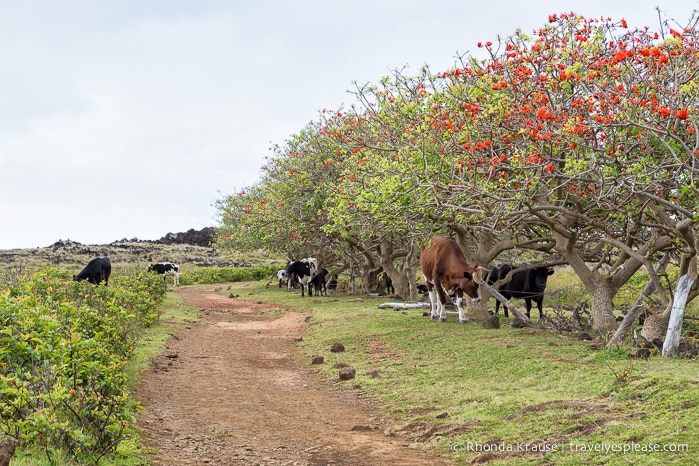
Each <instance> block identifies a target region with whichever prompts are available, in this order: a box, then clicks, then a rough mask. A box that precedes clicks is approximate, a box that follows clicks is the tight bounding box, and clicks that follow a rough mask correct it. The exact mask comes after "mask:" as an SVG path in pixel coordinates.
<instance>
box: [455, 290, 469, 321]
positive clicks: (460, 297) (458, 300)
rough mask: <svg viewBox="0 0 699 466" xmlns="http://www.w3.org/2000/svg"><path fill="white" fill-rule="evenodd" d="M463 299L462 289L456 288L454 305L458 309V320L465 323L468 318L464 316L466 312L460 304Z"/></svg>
mask: <svg viewBox="0 0 699 466" xmlns="http://www.w3.org/2000/svg"><path fill="white" fill-rule="evenodd" d="M463 300H464V294H463V291H461V290H458V291H457V292H456V307H457V308H458V309H459V322H460V323H462V324H465V323H466V322H467V321H468V319H467V318H466V313H465V312H464V307H463V305H462V304H461V303H462V302H463Z"/></svg>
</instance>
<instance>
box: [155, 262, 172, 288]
mask: <svg viewBox="0 0 699 466" xmlns="http://www.w3.org/2000/svg"><path fill="white" fill-rule="evenodd" d="M148 271H149V272H158V273H159V274H160V276H162V277H163V281H165V278H166V277H167V276H168V275H169V276H171V277H172V282H173V285H172V286H178V285H179V284H180V266H179V265H177V264H173V263H172V262H160V263H158V264H151V265H149V266H148Z"/></svg>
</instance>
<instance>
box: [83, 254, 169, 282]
mask: <svg viewBox="0 0 699 466" xmlns="http://www.w3.org/2000/svg"><path fill="white" fill-rule="evenodd" d="M148 271H149V272H157V273H158V274H160V276H162V277H163V281H165V280H166V277H172V281H173V286H178V285H179V284H180V266H179V265H177V264H174V263H172V262H160V263H157V264H150V265H149V266H148ZM111 273H112V264H111V262H110V261H109V258H108V257H106V256H99V257H95V258H94V259H92V260H91V261H90V262H88V263H87V265H86V266H85V268H84V269H83V270H82V271H81V272H80V273H79V274H77V275H73V280H75V281H78V282H79V281H83V280H87V281H88V282H89V283H93V284H95V285H99V284H100V283H102V282H104V286H108V285H109V275H111Z"/></svg>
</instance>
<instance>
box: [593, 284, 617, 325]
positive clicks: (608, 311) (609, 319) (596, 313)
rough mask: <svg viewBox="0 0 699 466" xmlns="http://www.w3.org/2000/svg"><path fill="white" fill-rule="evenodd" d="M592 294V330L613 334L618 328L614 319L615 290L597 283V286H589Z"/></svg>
mask: <svg viewBox="0 0 699 466" xmlns="http://www.w3.org/2000/svg"><path fill="white" fill-rule="evenodd" d="M587 291H588V293H590V315H591V317H592V330H596V331H598V332H613V331H615V330H616V328H617V322H616V318H615V317H614V301H613V300H614V294H615V292H614V290H613V289H611V288H609V287H607V286H604V285H603V284H601V283H597V286H587Z"/></svg>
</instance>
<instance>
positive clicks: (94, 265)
mask: <svg viewBox="0 0 699 466" xmlns="http://www.w3.org/2000/svg"><path fill="white" fill-rule="evenodd" d="M111 273H112V263H111V262H109V258H108V257H106V256H99V257H96V258H94V259H92V260H91V261H90V262H88V263H87V265H86V266H85V268H84V269H83V270H82V271H81V272H80V273H79V274H77V275H73V280H75V281H77V282H79V281H82V280H87V281H88V282H90V283H94V284H95V285H99V284H100V283H102V282H104V286H107V285H109V275H111Z"/></svg>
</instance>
